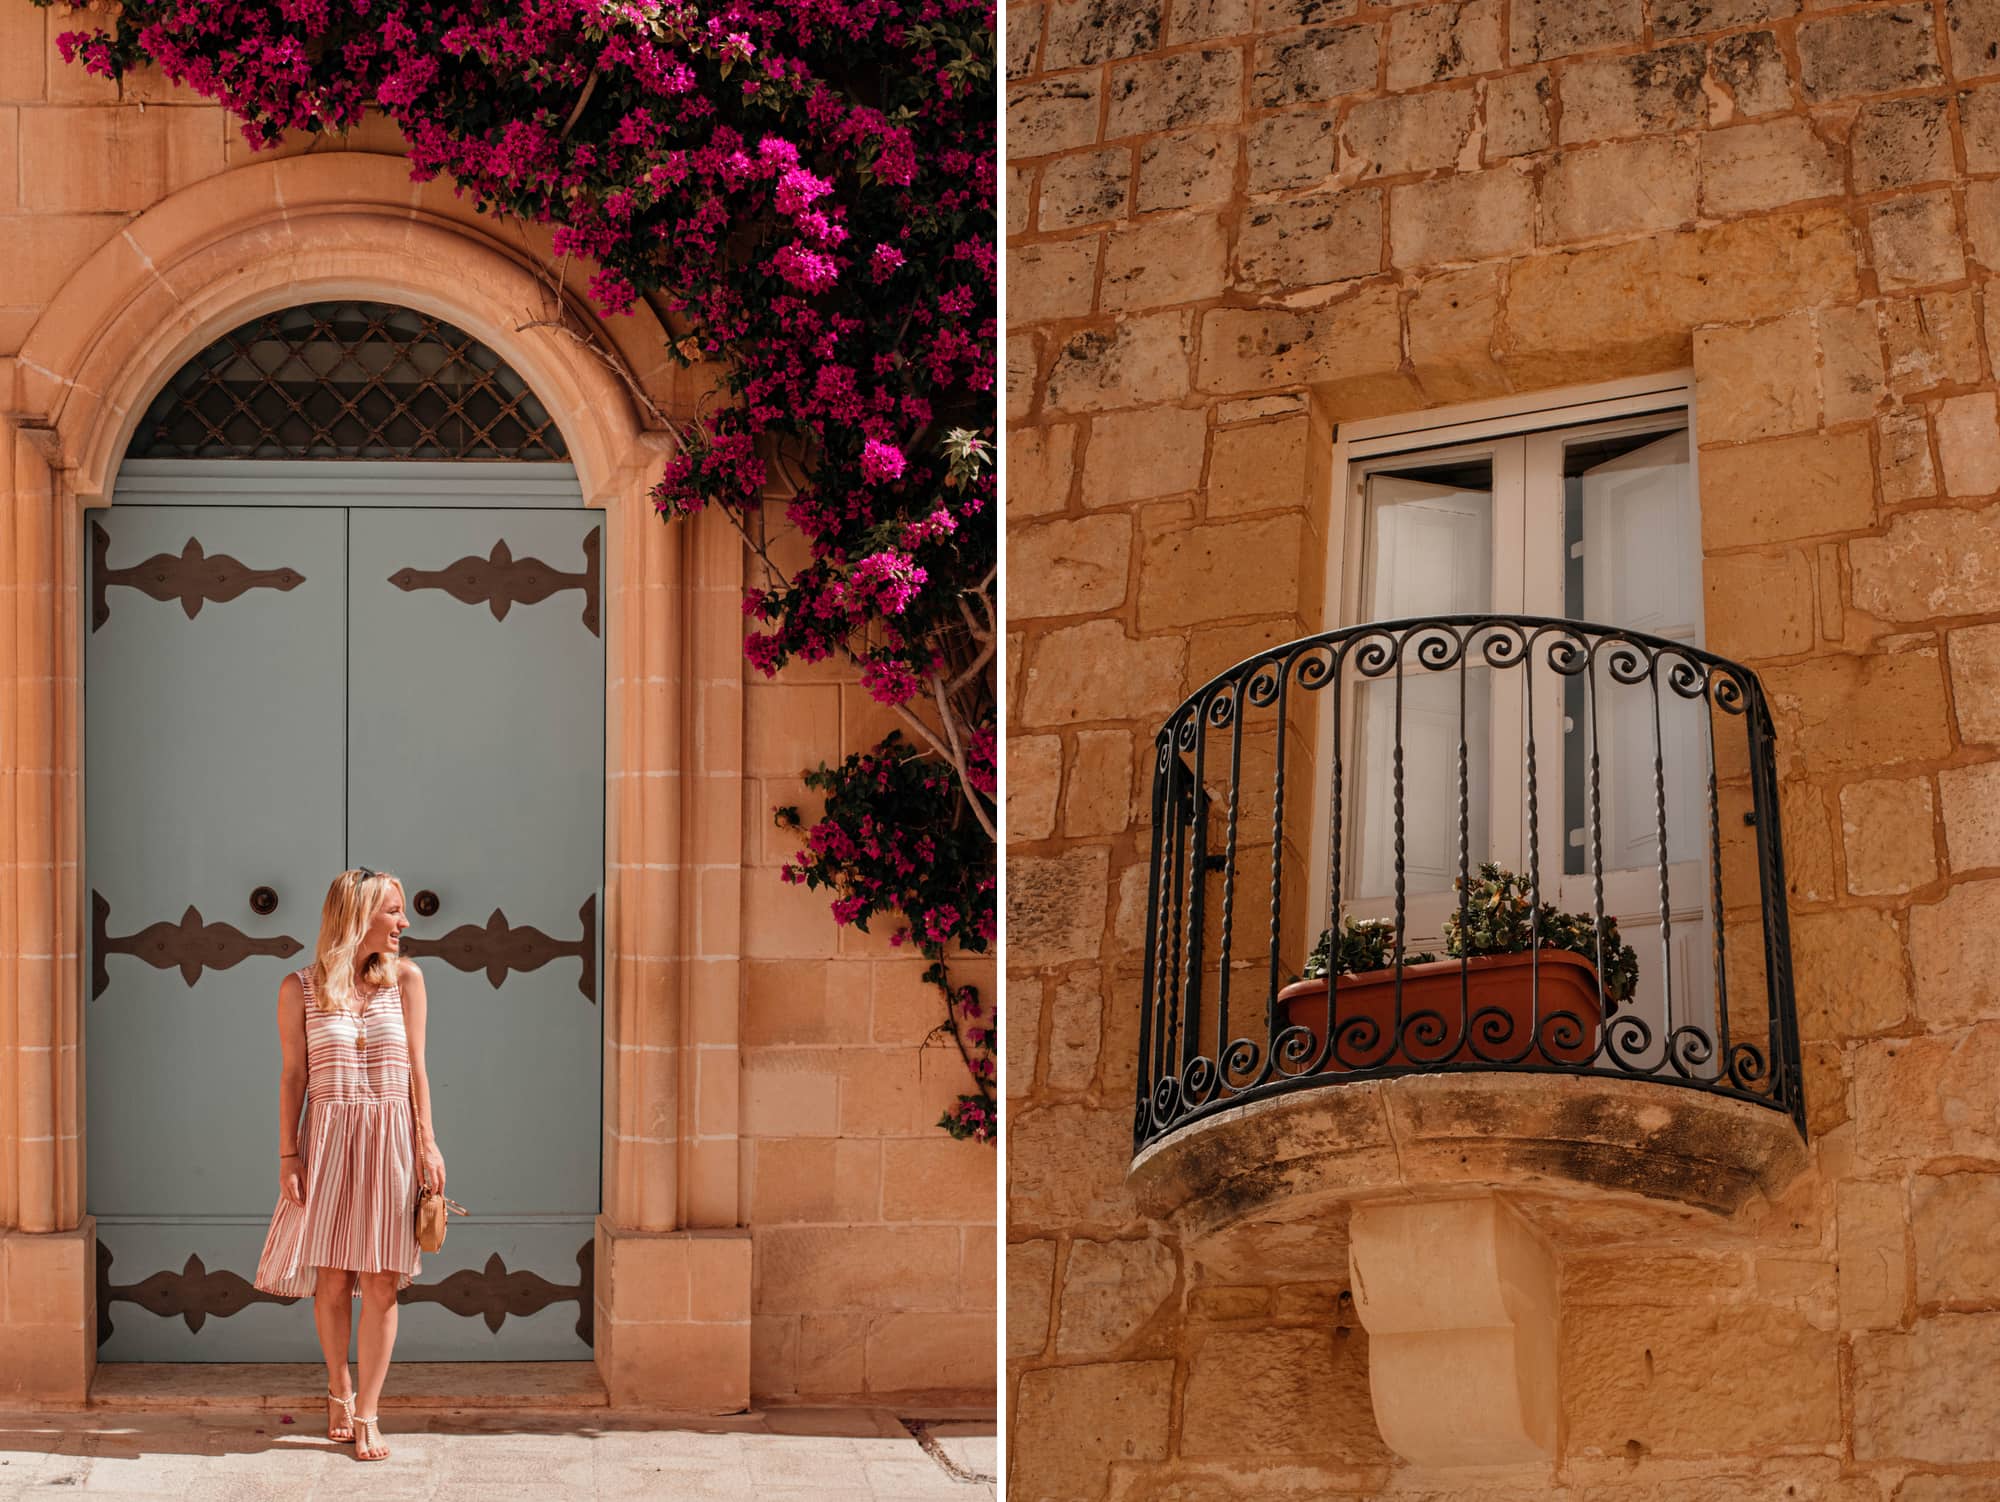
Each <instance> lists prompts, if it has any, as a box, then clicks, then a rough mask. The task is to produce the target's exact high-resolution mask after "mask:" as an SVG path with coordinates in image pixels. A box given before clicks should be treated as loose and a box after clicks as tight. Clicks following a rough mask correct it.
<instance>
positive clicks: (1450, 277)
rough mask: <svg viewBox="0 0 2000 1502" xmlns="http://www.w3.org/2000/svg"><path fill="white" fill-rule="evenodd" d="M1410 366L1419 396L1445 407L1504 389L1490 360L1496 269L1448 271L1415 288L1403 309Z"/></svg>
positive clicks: (1497, 300)
mask: <svg viewBox="0 0 2000 1502" xmlns="http://www.w3.org/2000/svg"><path fill="white" fill-rule="evenodd" d="M1406 318H1407V326H1408V344H1409V357H1410V365H1411V368H1412V370H1413V371H1414V373H1415V374H1416V377H1417V379H1418V380H1420V381H1422V382H1423V383H1424V390H1425V392H1426V393H1427V394H1428V395H1430V396H1431V397H1432V398H1433V399H1436V400H1440V401H1450V400H1456V399H1462V398H1469V397H1476V396H1485V395H1491V394H1494V393H1495V392H1498V391H1503V390H1505V389H1507V383H1506V378H1505V376H1504V375H1503V374H1502V373H1501V371H1500V368H1499V364H1498V362H1497V361H1496V360H1495V359H1494V356H1493V335H1494V331H1495V329H1496V328H1497V326H1498V324H1499V322H1500V268H1499V267H1497V266H1475V267H1472V268H1470V269H1468V270H1465V271H1448V272H1446V273H1444V274H1443V275H1442V276H1434V277H1431V278H1429V279H1428V280H1426V281H1424V282H1423V283H1421V284H1420V285H1419V286H1418V287H1417V288H1416V290H1415V292H1414V293H1413V294H1412V295H1411V297H1410V300H1409V303H1408V305H1407V308H1406Z"/></svg>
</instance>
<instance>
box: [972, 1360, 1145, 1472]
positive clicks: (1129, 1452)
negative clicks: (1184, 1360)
mask: <svg viewBox="0 0 2000 1502" xmlns="http://www.w3.org/2000/svg"><path fill="white" fill-rule="evenodd" d="M1173 1389H1174V1364H1173V1362H1171V1361H1133V1362H1124V1363H1108V1364H1099V1365H1092V1366H1069V1367H1050V1368H1047V1369H1044V1370H1040V1371H1031V1372H1025V1373H1023V1374H1022V1377H1021V1386H1020V1393H1019V1396H1018V1398H1017V1399H1016V1407H1015V1415H1014V1429H1015V1432H1016V1433H1018V1434H1024V1435H1033V1436H1035V1439H1034V1443H1032V1444H1014V1445H1010V1446H1009V1447H1008V1450H1007V1455H1008V1472H1009V1475H1008V1481H1007V1494H1008V1495H1009V1496H1014V1497H1020V1498H1023V1499H1024V1502H1039V1499H1042V1498H1050V1499H1059V1498H1070V1497H1096V1496H1101V1495H1102V1494H1103V1492H1104V1488H1105V1485H1106V1478H1107V1477H1108V1475H1109V1474H1110V1469H1111V1464H1112V1462H1113V1461H1120V1460H1164V1459H1165V1458H1166V1455H1167V1410H1168V1406H1169V1405H1170V1404H1171V1402H1172V1401H1173Z"/></svg>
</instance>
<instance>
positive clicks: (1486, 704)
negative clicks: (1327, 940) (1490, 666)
mask: <svg viewBox="0 0 2000 1502" xmlns="http://www.w3.org/2000/svg"><path fill="white" fill-rule="evenodd" d="M1492 476H1493V468H1492V463H1491V461H1490V460H1486V459H1481V460H1479V461H1477V462H1476V463H1469V464H1460V465H1455V466H1451V467H1440V466H1431V467H1427V468H1422V467H1420V468H1407V469H1399V470H1396V471H1393V472H1386V471H1385V472H1377V473H1375V474H1371V475H1369V476H1368V478H1367V489H1366V511H1365V513H1364V523H1363V539H1362V546H1363V550H1364V553H1363V557H1364V562H1363V602H1362V604H1363V614H1364V617H1365V618H1366V619H1369V620H1378V621H1380V620H1401V619H1405V618H1408V617H1412V616H1436V615H1459V614H1477V613H1480V612H1483V611H1486V610H1489V609H1491V608H1492V600H1493V478H1492ZM1416 640H1417V638H1413V639H1412V641H1411V643H1410V648H1409V650H1408V652H1407V653H1406V656H1405V660H1404V667H1403V676H1402V685H1401V686H1402V714H1401V723H1400V736H1399V726H1398V716H1397V712H1396V708H1397V706H1396V690H1397V684H1396V680H1395V678H1394V677H1393V676H1390V677H1385V678H1381V679H1374V680H1363V681H1361V682H1359V683H1358V684H1357V685H1356V688H1355V704H1356V709H1357V712H1358V714H1359V717H1360V720H1359V723H1360V737H1359V745H1358V746H1357V748H1356V749H1357V752H1358V758H1357V762H1358V764H1357V767H1356V773H1357V781H1358V784H1359V786H1358V789H1357V791H1358V793H1359V802H1358V803H1357V805H1356V807H1357V808H1358V810H1359V812H1360V815H1361V817H1360V820H1359V830H1358V837H1359V846H1358V850H1357V860H1356V864H1357V867H1358V870H1357V872H1356V879H1357V883H1358V885H1357V888H1356V890H1355V896H1356V897H1358V898H1363V899H1366V898H1370V897H1382V896H1387V895H1389V894H1390V893H1392V892H1393V891H1394V890H1395V871H1396V867H1395V859H1396V803H1395V773H1394V765H1395V761H1394V752H1395V749H1396V746H1397V745H1398V743H1399V740H1400V744H1401V747H1402V752H1403V823H1404V828H1403V839H1404V872H1405V889H1406V890H1407V891H1408V892H1410V893H1412V894H1416V893H1423V892H1436V891H1446V890H1449V889H1450V887H1451V884H1452V881H1453V880H1454V879H1455V878H1456V876H1457V874H1458V860H1459V848H1458V847H1459V825H1458V781H1459V742H1460V739H1461V736H1462V738H1463V740H1464V742H1465V745H1466V747H1467V756H1466V762H1467V767H1466V770H1467V773H1468V776H1469V781H1470V789H1469V794H1468V803H1469V811H1468V817H1467V831H1466V838H1467V840H1468V844H1469V848H1470V858H1471V860H1472V861H1473V862H1474V863H1475V864H1477V862H1478V861H1479V860H1480V859H1481V858H1482V856H1483V855H1484V853H1485V849H1486V840H1487V816H1486V810H1487V802H1488V796H1489V787H1488V784H1489V782H1490V780H1491V768H1490V738H1491V729H1490V726H1491V719H1492V714H1491V696H1492V686H1491V682H1490V679H1491V673H1490V671H1489V670H1487V669H1483V668H1475V669H1469V670H1467V671H1466V672H1465V673H1464V675H1463V682H1461V677H1460V673H1459V670H1458V669H1456V668H1453V669H1450V670H1447V671H1444V672H1432V671H1430V670H1428V669H1426V668H1424V667H1423V666H1422V665H1421V664H1419V663H1418V662H1417V660H1416V655H1415V642H1416ZM1461 692H1462V693H1463V699H1464V702H1463V709H1462V711H1461V704H1460V695H1461Z"/></svg>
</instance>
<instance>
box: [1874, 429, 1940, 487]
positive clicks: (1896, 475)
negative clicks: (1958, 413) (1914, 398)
mask: <svg viewBox="0 0 2000 1502" xmlns="http://www.w3.org/2000/svg"><path fill="white" fill-rule="evenodd" d="M1875 432H1876V435H1877V441H1878V443H1879V446H1880V451H1881V456H1882V461H1881V462H1882V499H1883V500H1885V501H1887V502H1889V503H1890V504H1891V505H1895V504H1897V503H1899V502H1902V501H1913V500H1917V499H1919V498H1920V497H1923V496H1932V495H1936V494H1937V468H1936V466H1935V465H1933V464H1932V463H1931V425H1930V422H1929V420H1928V419H1927V418H1926V417H1925V416H1924V413H1923V409H1922V408H1921V407H1904V408H1901V409H1900V410H1898V411H1895V412H1885V413H1883V414H1882V416H1881V417H1879V418H1878V419H1876V422H1875Z"/></svg>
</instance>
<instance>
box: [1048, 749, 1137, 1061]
mask: <svg viewBox="0 0 2000 1502" xmlns="http://www.w3.org/2000/svg"><path fill="white" fill-rule="evenodd" d="M1131 822H1132V732H1131V731H1129V730H1080V731H1078V732H1077V736H1076V756H1075V758H1074V760H1073V761H1072V762H1071V764H1070V771H1069V792H1068V794H1067V795H1066V796H1065V797H1064V799H1063V833H1064V834H1066V835H1068V836H1070V837H1071V838H1072V839H1081V838H1085V837H1088V836H1090V835H1107V834H1123V833H1124V832H1125V830H1126V829H1127V827H1129V826H1130V824H1131ZM1097 989H1099V990H1101V989H1102V988H1101V987H1099V988H1097ZM1061 1003H1062V994H1061V989H1060V988H1058V992H1057V1005H1058V1007H1059V1008H1060V1006H1061ZM1093 1015H1094V1012H1093ZM1053 1046H1054V1045H1051V1047H1052V1048H1053ZM1095 1056H1096V1045H1095V1041H1094V1040H1093V1043H1092V1057H1093V1059H1094V1058H1095ZM1049 1079H1050V1083H1052V1084H1053V1083H1054V1082H1055V1061H1054V1057H1053V1055H1052V1056H1051V1058H1050V1062H1049Z"/></svg>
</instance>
